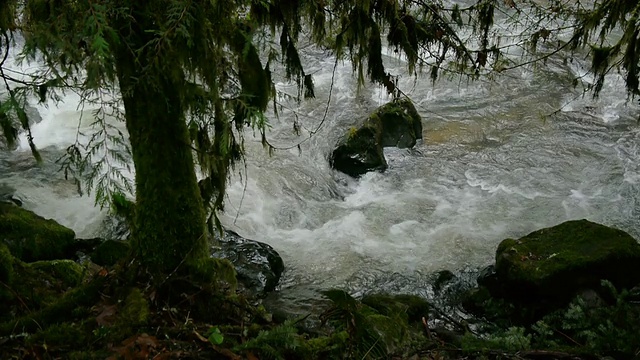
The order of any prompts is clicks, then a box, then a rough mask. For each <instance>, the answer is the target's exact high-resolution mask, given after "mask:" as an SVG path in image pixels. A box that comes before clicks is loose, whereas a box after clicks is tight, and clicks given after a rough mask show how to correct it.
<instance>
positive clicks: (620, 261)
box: [486, 220, 640, 304]
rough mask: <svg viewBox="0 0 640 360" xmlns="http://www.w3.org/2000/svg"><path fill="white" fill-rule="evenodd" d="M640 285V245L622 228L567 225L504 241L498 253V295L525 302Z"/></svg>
mask: <svg viewBox="0 0 640 360" xmlns="http://www.w3.org/2000/svg"><path fill="white" fill-rule="evenodd" d="M601 280H609V281H610V282H611V283H613V284H614V285H615V286H617V287H633V286H634V285H636V284H638V283H640V244H638V242H637V241H636V240H635V239H634V238H633V237H632V236H631V235H629V234H627V233H626V232H624V231H622V230H618V229H614V228H611V227H608V226H604V225H600V224H596V223H593V222H590V221H587V220H575V221H567V222H564V223H562V224H560V225H557V226H553V227H549V228H546V229H541V230H538V231H534V232H532V233H530V234H529V235H526V236H524V237H522V238H520V239H518V240H514V239H507V240H504V241H503V242H502V243H501V244H500V245H499V246H498V249H497V253H496V266H495V278H491V281H487V282H486V286H487V287H488V288H489V290H490V291H491V292H492V294H493V295H494V296H495V295H498V296H502V297H505V298H509V299H512V300H516V301H518V302H523V303H538V304H544V303H548V304H554V303H562V302H567V301H569V300H570V299H572V298H573V297H574V296H575V295H576V294H577V293H578V291H579V290H582V289H595V288H599V287H600V283H601Z"/></svg>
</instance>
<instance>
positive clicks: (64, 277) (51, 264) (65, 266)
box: [28, 260, 85, 287]
mask: <svg viewBox="0 0 640 360" xmlns="http://www.w3.org/2000/svg"><path fill="white" fill-rule="evenodd" d="M28 265H29V266H30V267H31V268H32V269H34V270H36V271H42V272H44V273H47V274H50V275H51V276H53V277H55V278H56V279H59V280H60V281H62V284H64V285H66V286H69V287H73V286H76V285H78V284H80V283H81V282H82V278H83V277H84V273H85V272H84V268H83V267H82V265H80V264H78V263H76V262H75V261H73V260H48V261H36V262H33V263H30V264H28Z"/></svg>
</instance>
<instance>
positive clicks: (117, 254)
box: [91, 240, 131, 266]
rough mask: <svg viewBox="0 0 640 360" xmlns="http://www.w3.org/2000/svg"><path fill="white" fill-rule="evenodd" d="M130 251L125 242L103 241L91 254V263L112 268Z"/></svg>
mask: <svg viewBox="0 0 640 360" xmlns="http://www.w3.org/2000/svg"><path fill="white" fill-rule="evenodd" d="M130 251H131V246H130V245H129V243H128V242H127V241H120V240H104V241H102V242H101V243H100V244H99V245H98V246H97V247H96V249H95V250H94V251H93V252H92V253H91V261H92V262H94V263H95V264H98V265H100V266H112V265H115V264H116V263H117V262H118V261H120V260H122V259H124V258H125V257H127V255H129V252H130Z"/></svg>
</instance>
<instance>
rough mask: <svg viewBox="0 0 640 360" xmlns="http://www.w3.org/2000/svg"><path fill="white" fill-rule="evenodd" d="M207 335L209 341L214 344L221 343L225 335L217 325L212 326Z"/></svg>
mask: <svg viewBox="0 0 640 360" xmlns="http://www.w3.org/2000/svg"><path fill="white" fill-rule="evenodd" d="M206 335H207V339H208V340H209V342H210V343H211V344H213V345H220V344H222V342H223V341H224V335H222V333H221V332H220V329H219V328H218V327H217V326H212V327H210V328H209V331H207V334H206Z"/></svg>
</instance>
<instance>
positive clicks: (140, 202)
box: [116, 49, 208, 274]
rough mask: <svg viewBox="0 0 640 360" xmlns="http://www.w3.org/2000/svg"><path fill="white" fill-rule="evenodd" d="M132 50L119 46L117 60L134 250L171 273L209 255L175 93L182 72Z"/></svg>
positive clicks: (141, 258) (160, 270) (157, 268)
mask: <svg viewBox="0 0 640 360" xmlns="http://www.w3.org/2000/svg"><path fill="white" fill-rule="evenodd" d="M136 55H137V56H134V55H133V54H132V53H131V50H130V49H123V51H120V52H119V53H118V56H117V62H118V63H117V64H116V68H117V75H118V80H119V83H120V88H121V92H122V98H123V102H124V107H125V119H126V125H127V130H128V131H129V136H130V142H131V150H132V153H133V161H134V164H135V170H136V180H135V184H136V207H135V214H134V219H133V224H132V229H131V230H132V233H131V239H132V249H133V252H134V255H135V256H136V259H137V260H138V261H139V262H140V263H141V264H142V265H143V266H146V267H147V268H148V269H149V270H151V271H152V272H153V273H163V274H169V273H171V272H172V271H173V270H174V269H176V268H177V267H178V266H179V265H180V264H185V265H188V264H189V263H191V262H192V260H196V259H202V258H204V257H206V256H207V255H208V247H207V239H206V235H205V229H206V228H205V212H204V207H203V202H202V198H201V196H200V191H199V189H198V184H197V179H196V175H195V171H194V162H193V155H192V150H191V147H190V145H189V144H190V141H189V133H188V129H187V125H186V123H185V118H184V113H185V112H184V110H185V109H184V104H183V103H182V99H181V96H180V92H179V91H180V89H181V88H182V87H183V86H184V85H183V83H182V81H183V76H184V75H183V71H182V69H179V68H178V69H174V70H173V71H157V70H155V69H158V67H157V65H156V64H157V62H158V61H169V59H166V58H164V59H162V58H160V59H159V58H158V57H157V56H160V57H162V55H158V54H157V53H156V54H146V55H147V56H146V57H145V56H143V55H140V53H138V54H136ZM151 56H156V57H155V58H152V57H151ZM154 62H156V63H155V64H153V63H154ZM168 64H170V63H168ZM167 68H170V67H169V66H167ZM144 77H148V78H147V79H145V80H142V81H138V80H140V79H143V78H144Z"/></svg>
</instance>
